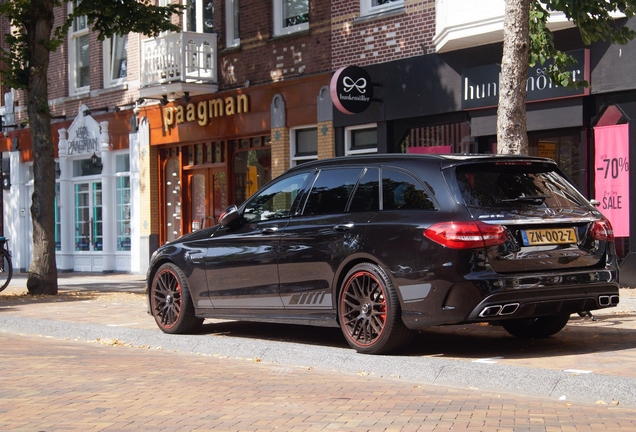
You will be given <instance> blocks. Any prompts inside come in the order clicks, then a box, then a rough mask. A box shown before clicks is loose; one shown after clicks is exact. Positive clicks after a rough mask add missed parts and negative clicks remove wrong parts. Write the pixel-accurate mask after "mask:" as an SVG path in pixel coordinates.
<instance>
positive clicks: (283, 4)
mask: <svg viewBox="0 0 636 432" xmlns="http://www.w3.org/2000/svg"><path fill="white" fill-rule="evenodd" d="M273 3H274V36H281V35H287V34H292V33H295V32H299V31H303V30H308V29H309V0H274V2H273Z"/></svg>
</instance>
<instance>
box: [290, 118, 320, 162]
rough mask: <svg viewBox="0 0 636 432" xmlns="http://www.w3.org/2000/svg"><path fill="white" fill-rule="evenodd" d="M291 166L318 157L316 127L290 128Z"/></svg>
mask: <svg viewBox="0 0 636 432" xmlns="http://www.w3.org/2000/svg"><path fill="white" fill-rule="evenodd" d="M290 145H291V166H296V165H300V164H302V163H304V162H307V161H311V160H316V159H318V129H317V128H315V127H310V128H298V129H292V130H291V140H290Z"/></svg>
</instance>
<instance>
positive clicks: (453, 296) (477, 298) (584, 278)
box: [402, 269, 620, 329]
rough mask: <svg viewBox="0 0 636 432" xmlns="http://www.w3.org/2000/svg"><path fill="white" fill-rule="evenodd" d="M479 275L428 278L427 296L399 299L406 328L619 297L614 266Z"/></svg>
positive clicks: (529, 313) (563, 309) (604, 304)
mask: <svg viewBox="0 0 636 432" xmlns="http://www.w3.org/2000/svg"><path fill="white" fill-rule="evenodd" d="M479 276H482V277H477V278H473V279H464V280H463V281H457V282H455V283H449V281H448V280H446V281H437V283H436V282H431V283H430V286H431V289H430V290H429V295H427V296H426V298H423V299H421V300H420V301H414V302H405V303H402V319H403V321H404V323H405V324H406V326H407V327H409V328H411V329H422V328H426V327H430V326H433V325H440V324H460V323H466V322H489V321H499V320H504V319H515V318H530V317H538V316H546V315H556V314H560V313H576V312H583V311H592V310H597V309H604V308H608V307H614V306H616V305H617V304H618V303H619V301H620V299H619V285H618V282H617V280H618V277H617V276H618V272H617V271H616V270H615V269H603V270H600V271H591V272H571V273H565V274H563V273H562V274H560V275H558V276H557V275H555V274H553V273H552V274H545V273H544V274H535V275H533V276H532V277H521V278H519V277H514V276H506V277H501V275H497V276H500V277H497V278H493V277H492V276H494V274H492V273H490V274H489V275H486V274H483V273H482V274H481V275H479ZM487 276H490V277H487Z"/></svg>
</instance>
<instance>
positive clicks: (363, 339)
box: [340, 271, 387, 347]
mask: <svg viewBox="0 0 636 432" xmlns="http://www.w3.org/2000/svg"><path fill="white" fill-rule="evenodd" d="M386 311H387V304H386V292H385V291H384V286H383V284H382V283H381V282H380V281H379V280H378V279H377V278H376V277H375V276H374V275H373V274H372V273H370V272H368V271H358V272H356V273H354V274H353V275H352V276H351V277H350V278H349V279H348V280H347V282H346V284H345V287H344V289H343V290H342V295H341V297H340V314H341V316H340V318H341V320H342V325H343V328H344V329H345V330H346V332H347V334H348V336H349V337H348V340H349V341H350V342H353V343H354V344H355V345H359V346H360V347H369V346H371V345H373V344H374V343H375V342H376V341H377V340H378V338H379V337H380V336H382V333H383V332H384V329H385V326H386Z"/></svg>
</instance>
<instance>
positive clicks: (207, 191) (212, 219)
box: [189, 167, 227, 231]
mask: <svg viewBox="0 0 636 432" xmlns="http://www.w3.org/2000/svg"><path fill="white" fill-rule="evenodd" d="M189 183H190V197H191V199H190V203H191V208H190V228H191V230H192V231H197V230H200V229H203V228H207V227H210V226H212V225H214V224H216V223H217V222H218V218H219V216H221V214H222V213H223V211H225V209H226V208H227V172H226V169H225V167H222V168H216V167H215V168H204V169H197V170H193V171H191V174H190V176H189Z"/></svg>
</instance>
